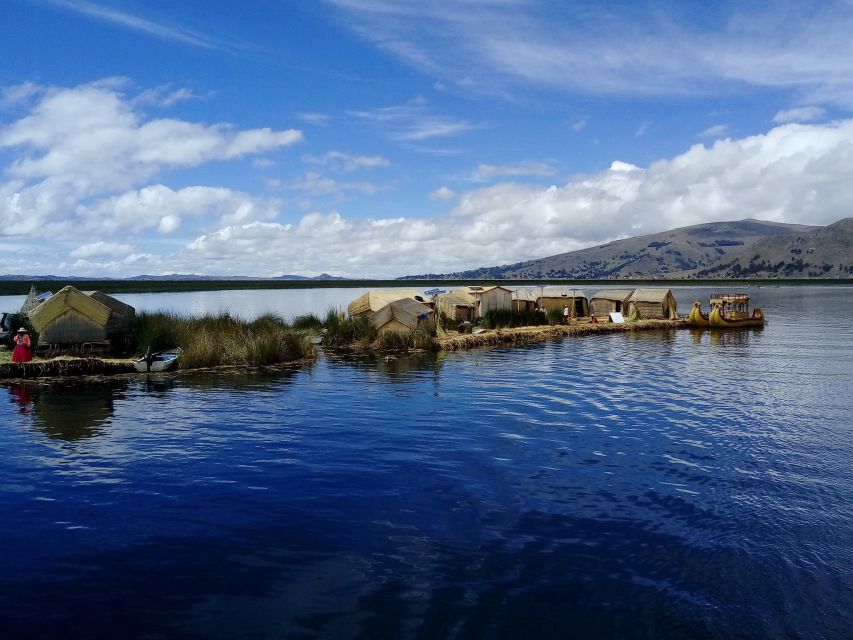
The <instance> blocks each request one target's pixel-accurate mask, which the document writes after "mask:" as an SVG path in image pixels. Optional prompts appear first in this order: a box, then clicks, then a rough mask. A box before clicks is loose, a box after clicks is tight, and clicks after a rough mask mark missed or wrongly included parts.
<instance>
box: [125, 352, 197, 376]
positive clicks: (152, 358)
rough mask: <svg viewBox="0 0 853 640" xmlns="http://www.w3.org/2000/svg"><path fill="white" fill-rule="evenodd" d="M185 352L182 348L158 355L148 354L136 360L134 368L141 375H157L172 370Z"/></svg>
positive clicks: (158, 353)
mask: <svg viewBox="0 0 853 640" xmlns="http://www.w3.org/2000/svg"><path fill="white" fill-rule="evenodd" d="M183 352H184V350H183V349H181V348H180V347H175V348H174V349H169V350H168V351H158V352H157V353H146V354H145V355H144V356H142V357H141V358H138V359H137V360H134V362H133V366H134V367H136V370H137V371H138V372H139V373H157V372H160V371H166V370H167V369H169V368H171V367H172V366H173V365H174V364H175V361H176V360H177V359H178V356H180V355H181V354H182V353H183Z"/></svg>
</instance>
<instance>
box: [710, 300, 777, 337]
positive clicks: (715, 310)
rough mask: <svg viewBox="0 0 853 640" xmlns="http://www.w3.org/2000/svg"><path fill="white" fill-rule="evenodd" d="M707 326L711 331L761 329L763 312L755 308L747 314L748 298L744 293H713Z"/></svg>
mask: <svg viewBox="0 0 853 640" xmlns="http://www.w3.org/2000/svg"><path fill="white" fill-rule="evenodd" d="M708 324H709V325H710V326H711V328H712V329H737V328H741V327H763V326H764V312H763V311H762V310H761V309H758V308H756V309H755V310H754V311H753V312H752V314H751V315H750V313H749V296H748V295H746V294H745V293H715V294H714V295H712V296H711V313H709V314H708Z"/></svg>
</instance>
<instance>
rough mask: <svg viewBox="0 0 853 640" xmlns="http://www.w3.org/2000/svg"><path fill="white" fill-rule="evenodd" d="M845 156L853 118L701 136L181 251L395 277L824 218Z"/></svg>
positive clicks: (231, 232) (838, 196)
mask: <svg viewBox="0 0 853 640" xmlns="http://www.w3.org/2000/svg"><path fill="white" fill-rule="evenodd" d="M851 164H853V120H847V121H844V122H837V123H833V124H831V125H823V126H817V125H795V124H789V125H784V126H780V127H777V128H775V129H772V130H771V131H769V132H768V133H767V134H764V135H757V136H750V137H747V138H743V139H739V140H718V141H717V142H715V143H714V144H713V145H712V146H709V147H706V146H704V145H701V144H697V145H695V146H693V147H691V148H690V149H689V150H687V151H686V152H684V153H682V154H680V155H678V156H676V157H674V158H672V159H669V160H660V161H658V162H655V163H653V164H651V165H650V166H648V167H645V168H643V167H637V166H634V165H631V164H628V163H624V162H614V163H613V164H612V165H611V167H610V168H609V169H607V170H605V171H601V172H599V173H594V174H587V175H579V176H575V177H574V178H573V179H572V181H570V182H569V183H568V184H565V185H563V186H562V187H558V186H550V187H547V188H542V187H536V186H531V185H520V184H512V183H504V184H498V185H493V186H489V187H486V188H483V189H478V190H475V191H471V192H468V193H465V194H462V196H461V197H460V199H459V202H458V205H457V206H456V207H455V209H453V210H452V211H451V212H449V213H448V214H447V215H444V216H441V217H438V218H434V219H417V218H399V217H395V218H378V219H373V220H357V219H347V218H345V217H344V216H342V215H341V214H340V213H338V212H332V213H330V214H326V215H321V214H317V213H314V214H310V215H308V216H305V217H304V218H303V219H302V221H301V222H300V223H299V224H295V225H282V224H276V223H249V224H245V225H230V226H228V227H225V228H223V229H221V230H220V231H217V232H215V233H210V234H205V235H202V236H199V237H198V238H197V239H196V240H195V241H193V242H192V243H191V244H190V245H189V247H188V250H187V253H188V256H190V258H191V259H192V260H193V261H194V264H207V265H211V266H212V265H214V264H215V265H217V266H218V267H223V268H225V269H227V271H226V272H229V273H241V272H243V271H245V269H246V266H245V265H246V264H247V262H246V257H247V256H252V260H253V262H252V264H269V265H275V269H276V270H277V271H278V272H281V270H286V271H295V272H304V273H317V272H320V271H329V272H334V273H340V274H345V275H353V276H393V275H400V274H406V273H421V272H423V273H426V272H443V271H454V270H458V269H461V268H470V267H475V266H482V265H493V264H500V263H509V262H516V261H519V260H524V259H530V258H534V257H543V256H546V255H552V254H555V253H560V252H564V251H570V250H574V249H579V248H582V247H586V246H591V245H595V244H599V243H603V242H607V241H610V240H613V239H616V238H620V237H625V236H629V235H639V234H645V233H653V232H657V231H661V230H665V229H670V228H674V227H681V226H685V225H691V224H699V223H702V222H709V221H718V220H740V219H744V218H758V219H764V220H773V221H779V222H791V223H804V224H829V223H831V222H834V221H836V220H838V219H840V218H842V217H844V216H847V215H849V202H850V201H851V200H853V183H851V181H850V180H849V167H850V166H851ZM269 275H272V274H269Z"/></svg>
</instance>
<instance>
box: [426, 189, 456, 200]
mask: <svg viewBox="0 0 853 640" xmlns="http://www.w3.org/2000/svg"><path fill="white" fill-rule="evenodd" d="M429 197H430V200H443V201H447V200H453V198H455V197H456V192H455V191H453V189H449V188H447V187H439V188H438V189H436V190H435V191H433V192H432V193H430V194H429Z"/></svg>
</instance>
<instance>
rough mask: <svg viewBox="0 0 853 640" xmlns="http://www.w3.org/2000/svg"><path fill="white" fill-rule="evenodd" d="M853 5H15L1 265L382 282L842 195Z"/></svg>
mask: <svg viewBox="0 0 853 640" xmlns="http://www.w3.org/2000/svg"><path fill="white" fill-rule="evenodd" d="M850 34H853V1H851V0H838V1H837V2H832V1H824V2H810V1H809V0H797V1H792V2H758V1H749V0H740V1H737V2H728V1H726V0H721V1H719V2H707V1H706V0H703V1H701V2H694V1H692V0H683V1H679V2H664V1H660V2H642V1H636V2H634V1H631V2H627V1H618V2H617V1H605V0H596V1H589V2H574V1H571V0H561V1H547V0H430V1H428V2H424V1H423V0H289V1H286V0H242V1H241V2H225V1H221V0H182V1H181V2H174V0H170V1H168V2H166V1H161V0H113V1H108V0H97V1H95V0H92V1H89V0H3V2H0V60H2V64H0V274H36V275H47V274H53V275H62V276H87V277H92V276H97V277H129V276H134V275H140V274H153V275H164V274H173V273H179V274H204V275H221V276H236V275H243V276H256V277H274V276H280V275H283V274H298V275H304V276H316V275H318V274H321V273H329V274H332V275H335V276H344V277H355V278H360V277H366V278H386V277H396V276H400V275H407V274H423V273H445V272H450V271H458V270H463V269H470V268H475V267H479V266H492V265H499V264H508V263H514V262H519V261H522V260H528V259H534V258H540V257H545V256H548V255H553V254H557V253H563V252H566V251H573V250H576V249H581V248H585V247H589V246H594V245H598V244H602V243H606V242H609V241H612V240H615V239H619V238H625V237H630V236H636V235H642V234H647V233H656V232H659V231H664V230H667V229H672V228H677V227H683V226H687V225H692V224H700V223H704V222H714V221H723V220H742V219H746V218H755V219H760V220H769V221H776V222H786V223H800V224H810V225H827V224H831V223H833V222H835V221H837V220H839V219H841V218H844V217H848V216H850V215H851V208H852V207H851V203H853V38H851V35H850Z"/></svg>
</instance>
